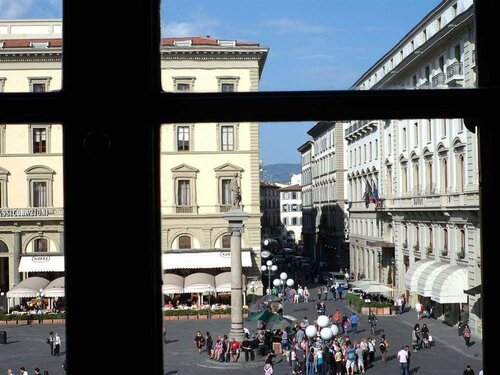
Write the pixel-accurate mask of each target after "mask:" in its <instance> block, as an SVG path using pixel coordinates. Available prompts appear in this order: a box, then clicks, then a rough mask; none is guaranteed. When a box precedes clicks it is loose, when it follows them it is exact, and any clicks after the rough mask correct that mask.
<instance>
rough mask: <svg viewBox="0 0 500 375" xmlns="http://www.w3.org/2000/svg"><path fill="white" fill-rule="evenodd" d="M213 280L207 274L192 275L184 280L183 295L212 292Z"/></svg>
mask: <svg viewBox="0 0 500 375" xmlns="http://www.w3.org/2000/svg"><path fill="white" fill-rule="evenodd" d="M214 289H215V278H214V277H213V276H212V275H209V274H208V273H202V272H198V273H193V274H191V275H188V276H186V278H185V279H184V293H205V292H208V291H212V292H213V291H214Z"/></svg>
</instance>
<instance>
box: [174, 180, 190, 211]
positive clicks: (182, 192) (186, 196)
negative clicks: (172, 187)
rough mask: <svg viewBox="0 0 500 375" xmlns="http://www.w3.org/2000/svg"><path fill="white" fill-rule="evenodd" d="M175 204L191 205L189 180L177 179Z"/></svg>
mask: <svg viewBox="0 0 500 375" xmlns="http://www.w3.org/2000/svg"><path fill="white" fill-rule="evenodd" d="M177 205H178V206H190V205H191V185H190V181H189V180H179V182H178V185H177Z"/></svg>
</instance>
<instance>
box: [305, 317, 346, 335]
mask: <svg viewBox="0 0 500 375" xmlns="http://www.w3.org/2000/svg"><path fill="white" fill-rule="evenodd" d="M316 322H317V323H318V326H319V327H320V328H321V330H320V332H319V336H320V337H321V338H322V339H323V340H330V339H331V338H332V337H334V336H337V335H338V334H339V327H337V326H336V325H335V324H332V325H331V326H330V327H329V326H328V325H329V324H330V319H329V318H328V316H326V315H320V316H318V319H317V320H316ZM317 335H318V330H317V329H316V326H315V325H312V324H311V325H308V326H307V327H306V336H307V337H309V338H313V337H316V336H317Z"/></svg>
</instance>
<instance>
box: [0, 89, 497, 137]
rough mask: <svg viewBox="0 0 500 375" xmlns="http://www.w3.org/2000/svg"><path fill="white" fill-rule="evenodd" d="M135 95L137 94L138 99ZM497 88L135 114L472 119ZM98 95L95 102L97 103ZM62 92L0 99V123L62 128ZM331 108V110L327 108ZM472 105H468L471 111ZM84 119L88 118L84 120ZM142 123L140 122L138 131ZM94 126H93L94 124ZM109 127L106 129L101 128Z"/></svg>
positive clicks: (322, 94)
mask: <svg viewBox="0 0 500 375" xmlns="http://www.w3.org/2000/svg"><path fill="white" fill-rule="evenodd" d="M139 94H140V93H137V95H139ZM499 94H500V90H499V89H498V88H477V89H476V88H475V89H444V90H441V89H439V90H421V91H420V90H374V91H354V90H353V91H289V92H287V91H283V92H257V93H255V92H241V93H190V94H185V93H183V94H177V93H166V92H163V93H158V94H152V95H151V96H150V98H149V99H148V100H146V103H149V104H147V105H145V106H144V107H142V106H141V111H144V113H148V115H147V116H145V117H147V118H148V119H149V120H153V121H149V123H150V124H152V126H156V124H153V123H154V122H155V121H154V119H156V121H157V123H175V122H213V121H217V122H233V121H240V122H242V121H257V122H271V121H321V120H328V121H330V120H336V121H341V120H365V119H366V120H370V119H415V118H477V117H482V116H484V115H485V114H487V113H492V112H493V111H492V109H493V108H492V104H490V103H491V101H489V100H488V99H489V98H492V97H498V96H499ZM135 96H136V95H134V94H133V93H132V94H130V93H128V94H127V95H123V94H117V93H114V94H110V95H109V96H108V97H109V98H114V100H113V101H111V100H109V101H104V102H103V101H102V100H96V101H95V102H94V104H93V103H92V102H91V101H87V102H86V103H85V112H88V111H92V108H94V109H95V117H96V118H99V117H102V115H101V113H102V112H101V111H102V110H105V111H106V112H107V113H112V112H113V111H118V112H119V111H121V110H122V109H123V108H126V107H124V105H123V103H122V101H123V102H128V101H130V100H133V99H134V97H135ZM102 97H103V96H102V93H101V95H100V96H99V98H102ZM75 101H76V102H79V101H81V100H72V99H71V98H70V97H69V96H68V95H66V94H65V93H64V91H60V92H53V93H47V94H44V95H34V94H30V93H4V94H1V95H0V123H32V122H37V123H41V122H50V123H64V121H65V119H71V118H79V117H80V114H79V113H78V110H77V109H74V108H75V106H74V105H71V104H70V103H74V102H75ZM332 103H333V104H332ZM472 103H474V104H473V105H472ZM193 108H196V110H193ZM87 116H88V115H87ZM147 122H148V121H147V120H146V121H145V122H144V124H142V126H143V125H145V124H146V123H147ZM96 126H99V125H98V124H96ZM102 126H104V127H108V126H111V125H109V124H105V125H102Z"/></svg>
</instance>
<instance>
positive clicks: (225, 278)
mask: <svg viewBox="0 0 500 375" xmlns="http://www.w3.org/2000/svg"><path fill="white" fill-rule="evenodd" d="M241 285H242V286H243V291H245V290H246V276H245V275H241ZM215 291H216V292H217V293H220V292H230V291H231V272H223V273H219V274H218V275H216V276H215Z"/></svg>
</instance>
